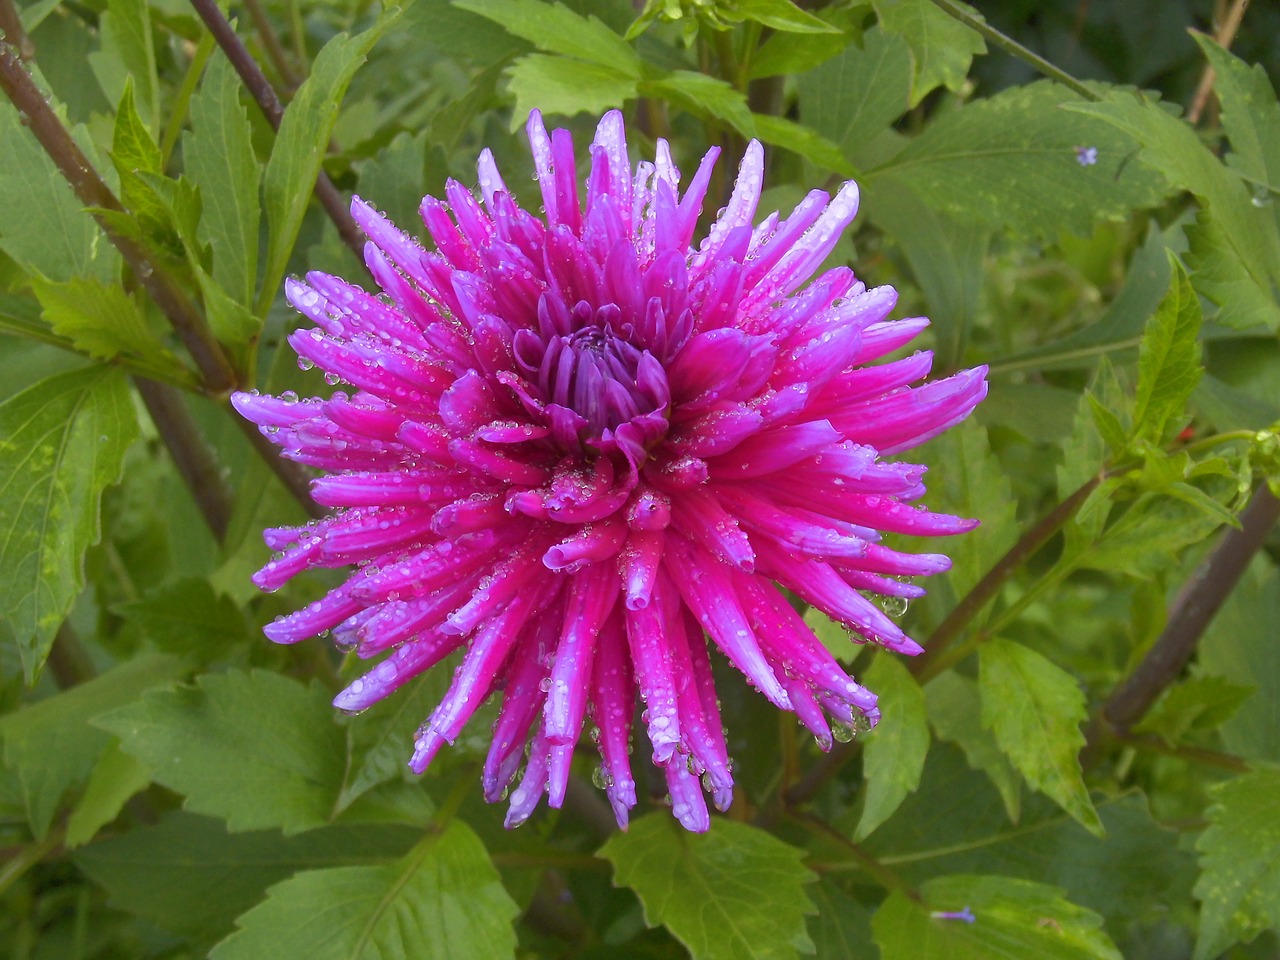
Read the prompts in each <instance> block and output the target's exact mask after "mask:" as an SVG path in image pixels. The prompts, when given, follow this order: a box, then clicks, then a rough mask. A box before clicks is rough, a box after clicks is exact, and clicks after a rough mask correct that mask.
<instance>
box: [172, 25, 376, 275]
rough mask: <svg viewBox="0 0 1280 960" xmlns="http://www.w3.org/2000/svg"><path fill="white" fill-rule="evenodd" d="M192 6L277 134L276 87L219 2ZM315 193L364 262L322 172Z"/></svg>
mask: <svg viewBox="0 0 1280 960" xmlns="http://www.w3.org/2000/svg"><path fill="white" fill-rule="evenodd" d="M191 6H192V7H194V8H195V11H196V13H198V14H199V15H200V19H201V20H203V21H204V23H205V26H206V27H208V28H209V32H210V33H212V34H213V38H214V40H216V41H217V43H218V46H219V47H221V48H222V52H223V53H225V54H226V56H227V59H228V60H230V61H231V65H232V66H233V67H235V68H236V73H238V74H239V75H240V79H241V81H242V82H243V83H244V85H245V87H246V88H248V90H249V93H250V94H251V95H252V96H253V100H254V102H255V103H257V105H258V109H260V110H261V111H262V115H263V116H265V117H266V118H267V122H268V123H270V124H271V129H273V130H275V131H277V132H278V131H279V130H280V122H281V120H282V119H283V118H284V107H283V106H281V104H280V98H279V97H278V96H277V95H276V91H275V88H274V87H272V86H271V81H270V80H268V79H267V77H266V75H265V74H264V73H263V72H262V68H261V67H259V66H258V62H257V61H256V60H254V59H253V55H252V54H250V53H249V51H248V49H247V48H246V47H245V45H244V44H243V43H241V42H240V38H239V37H238V36H237V35H236V32H235V30H234V29H233V28H232V26H231V24H230V22H228V20H227V18H226V17H225V16H223V14H222V11H221V10H219V9H218V4H217V2H216V0H191ZM315 194H316V199H318V200H319V201H320V205H321V206H322V207H324V211H325V213H327V214H328V215H329V219H330V220H332V221H333V225H334V226H335V227H337V228H338V236H340V237H341V238H342V242H343V243H345V244H346V245H347V247H349V248H350V250H351V252H352V253H354V254H355V256H356V260H357V262H359V263H364V237H363V236H362V235H361V233H360V228H359V227H357V226H356V222H355V220H354V219H352V216H351V211H350V209H348V204H347V201H346V200H344V199H343V197H342V194H341V193H339V192H338V188H337V187H336V186H334V184H333V181H332V180H330V179H329V175H328V174H327V173H325V172H324V171H323V170H321V171H320V173H319V175H318V176H317V177H316V185H315Z"/></svg>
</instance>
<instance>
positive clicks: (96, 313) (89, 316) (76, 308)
mask: <svg viewBox="0 0 1280 960" xmlns="http://www.w3.org/2000/svg"><path fill="white" fill-rule="evenodd" d="M31 289H32V290H33V291H34V292H35V295H36V296H37V297H38V298H39V300H40V306H41V309H42V311H43V313H44V319H45V321H46V322H47V323H48V324H49V326H50V327H51V328H52V330H53V332H54V333H56V334H58V335H59V336H62V337H66V338H67V339H68V340H70V341H71V342H72V343H73V344H74V345H75V348H76V349H77V350H80V351H81V352H83V353H86V354H88V355H89V356H91V357H93V358H94V359H95V360H114V359H115V358H116V357H118V356H120V355H121V354H124V355H126V356H128V357H130V358H131V359H133V360H135V361H137V362H139V363H141V364H144V365H146V366H150V367H153V368H155V369H157V370H163V371H165V372H166V373H167V375H168V376H170V377H189V376H190V374H189V373H188V371H187V370H186V368H185V366H184V365H183V364H182V362H181V361H180V360H179V359H178V358H177V357H175V356H174V355H173V354H172V353H170V352H169V351H168V350H167V349H166V348H165V347H164V346H163V344H161V343H160V340H159V338H157V337H156V335H155V334H154V333H153V332H152V331H151V328H150V327H149V326H148V325H147V318H146V317H145V316H144V315H143V313H142V308H141V307H140V306H139V305H138V302H137V301H136V300H134V299H133V298H132V297H130V296H129V295H128V294H127V293H125V291H124V288H123V287H121V286H120V285H119V284H118V283H113V284H105V283H102V282H101V281H100V280H94V279H92V278H89V277H77V278H74V279H72V280H69V281H67V282H66V283H53V282H51V281H48V280H43V279H41V278H38V277H37V278H34V279H33V280H32V281H31ZM192 379H194V378H192Z"/></svg>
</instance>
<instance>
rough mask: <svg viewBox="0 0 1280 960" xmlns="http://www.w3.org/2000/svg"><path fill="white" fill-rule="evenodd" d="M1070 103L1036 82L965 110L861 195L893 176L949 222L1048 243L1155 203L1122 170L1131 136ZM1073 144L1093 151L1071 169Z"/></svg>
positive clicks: (1145, 187) (1142, 176) (1144, 185)
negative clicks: (1093, 159)
mask: <svg viewBox="0 0 1280 960" xmlns="http://www.w3.org/2000/svg"><path fill="white" fill-rule="evenodd" d="M926 2H927V0H926ZM1078 102H1079V97H1078V95H1077V94H1075V93H1072V92H1071V91H1069V90H1065V89H1064V88H1063V87H1060V86H1058V85H1056V84H1053V83H1050V82H1049V81H1047V80H1045V81H1038V82H1036V83H1032V84H1030V85H1028V86H1025V87H1012V88H1010V89H1008V90H1004V91H1002V92H1001V93H998V94H996V95H995V96H993V97H990V98H988V99H985V100H977V101H974V102H972V103H969V104H966V105H965V106H963V107H961V108H960V109H958V110H954V111H952V112H950V113H947V114H945V115H943V116H940V117H939V118H938V119H937V120H935V121H934V122H933V123H931V124H930V125H929V126H928V127H926V128H925V130H924V132H923V133H921V134H920V135H919V136H918V137H916V138H915V139H914V140H912V141H911V142H910V143H908V144H907V146H906V148H905V149H904V150H902V151H901V152H900V153H898V154H897V155H896V156H894V157H893V158H892V159H891V160H889V161H888V162H887V163H885V164H884V165H883V166H881V167H879V168H878V169H876V170H874V171H872V172H871V173H870V174H868V176H867V177H866V178H865V179H866V187H867V192H868V194H871V193H872V192H873V184H874V183H875V182H876V181H878V180H880V179H881V178H892V179H894V180H897V181H899V182H901V183H902V184H904V185H905V186H907V187H908V188H909V189H911V190H912V191H913V192H914V193H915V194H916V195H917V196H918V197H920V199H921V200H923V201H924V202H925V203H926V204H927V205H929V206H930V207H932V208H933V209H935V210H937V211H938V212H939V213H942V214H945V215H947V216H949V217H952V218H954V219H956V220H960V221H962V222H967V223H980V224H984V225H986V226H989V227H991V228H993V229H997V230H998V229H1006V228H1007V229H1008V230H1011V231H1012V232H1013V233H1015V234H1019V235H1023V236H1030V237H1049V238H1056V236H1057V234H1059V233H1061V232H1062V231H1064V230H1065V231H1069V232H1071V233H1075V234H1078V235H1080V236H1088V235H1089V234H1090V233H1092V232H1093V227H1094V224H1095V223H1097V221H1099V220H1104V219H1112V220H1115V219H1121V218H1125V217H1127V216H1128V215H1129V212H1130V211H1132V210H1134V209H1137V208H1142V207H1149V206H1154V205H1155V204H1157V203H1158V202H1160V200H1161V199H1162V198H1163V196H1164V194H1165V192H1166V187H1165V185H1164V180H1163V179H1162V178H1161V177H1160V176H1159V175H1157V174H1155V173H1153V172H1152V171H1150V170H1146V169H1144V168H1142V167H1141V166H1140V165H1138V164H1132V163H1128V162H1127V158H1128V157H1129V155H1131V154H1132V153H1133V151H1134V149H1135V148H1136V146H1137V145H1136V143H1135V141H1134V139H1133V137H1132V136H1130V135H1129V134H1127V133H1124V132H1121V131H1119V130H1117V129H1114V128H1112V127H1110V126H1109V125H1108V124H1106V123H1103V122H1100V120H1099V119H1098V118H1095V117H1092V116H1086V115H1084V114H1081V113H1077V112H1073V111H1068V110H1065V109H1062V108H1063V107H1065V106H1068V105H1073V104H1076V103H1078ZM1082 118H1084V119H1082ZM1081 145H1088V146H1092V147H1095V148H1096V149H1097V151H1098V162H1097V163H1096V164H1094V165H1092V166H1081V165H1080V163H1079V162H1078V161H1077V159H1076V149H1077V147H1079V146H1081ZM874 189H878V187H875V188H874Z"/></svg>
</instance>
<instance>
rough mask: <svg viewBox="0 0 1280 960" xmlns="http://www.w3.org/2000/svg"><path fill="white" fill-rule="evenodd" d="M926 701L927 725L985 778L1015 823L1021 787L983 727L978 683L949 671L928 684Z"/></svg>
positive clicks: (1018, 810)
mask: <svg viewBox="0 0 1280 960" xmlns="http://www.w3.org/2000/svg"><path fill="white" fill-rule="evenodd" d="M925 701H926V704H927V706H928V712H929V722H930V723H932V724H933V729H934V732H935V733H937V735H938V738H939V739H940V740H949V741H950V742H952V743H954V744H956V745H957V746H959V747H960V749H961V750H962V751H964V758H965V760H967V761H968V763H969V766H971V767H972V768H973V769H975V770H981V771H982V772H983V773H985V774H986V775H987V777H988V778H989V779H990V780H991V785H992V786H994V787H995V788H996V790H997V791H998V792H999V794H1000V799H1001V801H1003V803H1004V809H1005V813H1006V814H1008V817H1009V820H1010V821H1011V822H1013V823H1017V822H1018V818H1019V816H1020V815H1021V811H1022V784H1021V783H1020V782H1019V780H1018V775H1017V773H1016V772H1015V771H1014V769H1013V767H1012V766H1011V765H1010V763H1009V760H1008V758H1007V757H1006V756H1005V755H1004V754H1003V753H1001V752H1000V748H999V746H998V745H997V744H996V741H995V739H994V738H993V737H992V735H991V731H990V730H988V729H986V728H985V727H983V725H982V701H981V699H980V698H979V696H978V685H977V683H975V682H974V681H973V680H970V679H969V678H968V677H964V676H961V675H960V674H958V673H956V672H955V671H954V670H949V671H947V672H946V673H943V674H941V675H939V676H937V677H934V678H933V679H932V680H931V681H929V685H928V686H927V687H925Z"/></svg>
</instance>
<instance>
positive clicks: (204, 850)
mask: <svg viewBox="0 0 1280 960" xmlns="http://www.w3.org/2000/svg"><path fill="white" fill-rule="evenodd" d="M421 836H422V831H421V829H414V828H409V827H371V826H367V825H362V826H360V827H346V826H334V827H324V828H322V829H319V830H310V831H308V832H307V833H305V834H300V835H298V836H294V837H286V836H283V835H281V834H280V833H278V832H276V831H274V830H262V831H253V832H249V833H228V832H227V829H226V827H225V826H224V825H223V824H222V823H221V822H220V821H218V820H214V819H212V818H210V817H199V816H196V815H194V814H189V813H182V812H173V813H169V814H166V815H165V816H164V817H163V818H161V820H160V822H159V823H157V824H155V825H154V826H141V827H135V828H133V829H132V830H129V831H128V832H127V833H122V834H120V835H118V836H115V837H109V838H107V839H105V840H100V841H98V842H97V843H93V844H91V845H89V846H87V847H84V848H82V849H81V850H79V851H77V852H76V854H75V862H76V865H77V866H78V867H79V868H80V869H81V870H83V871H84V872H85V873H86V874H88V875H89V877H90V878H92V879H93V881H94V882H95V883H97V884H99V885H100V886H101V887H103V888H104V889H105V890H106V891H107V893H108V894H109V895H110V896H111V902H112V903H113V904H115V905H116V906H118V907H119V908H120V909H122V910H127V911H128V912H129V913H132V914H135V915H136V916H139V917H145V918H146V919H147V920H150V921H152V922H153V923H155V924H157V925H159V926H160V927H162V928H163V929H165V930H169V931H171V932H173V933H175V934H180V935H183V936H189V937H193V938H196V940H197V942H198V943H204V944H206V945H207V944H211V943H212V942H213V941H216V940H218V939H221V938H222V937H224V936H226V935H227V934H228V933H230V932H231V930H232V925H233V923H234V921H235V918H236V917H238V916H239V915H240V914H242V913H244V912H245V911H246V910H248V909H249V908H250V907H252V906H253V905H254V904H256V903H257V902H258V901H260V900H261V899H262V896H263V894H264V893H266V890H267V887H269V886H270V885H271V884H273V883H278V882H280V881H281V880H285V879H287V878H288V877H290V876H292V875H293V874H294V873H295V872H297V871H299V870H315V869H317V868H322V867H337V866H371V865H376V864H385V863H387V862H388V861H391V860H394V859H396V858H398V857H401V856H403V855H404V853H405V851H406V850H408V849H409V848H410V847H412V846H413V844H414V843H415V842H416V841H417V840H418V839H420V838H421ZM202 955H203V951H202ZM263 956H264V957H266V956H271V957H279V958H280V960H284V958H285V957H288V956H291V955H290V954H285V953H267V954H264V955H263ZM292 956H297V954H293V955H292Z"/></svg>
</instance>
